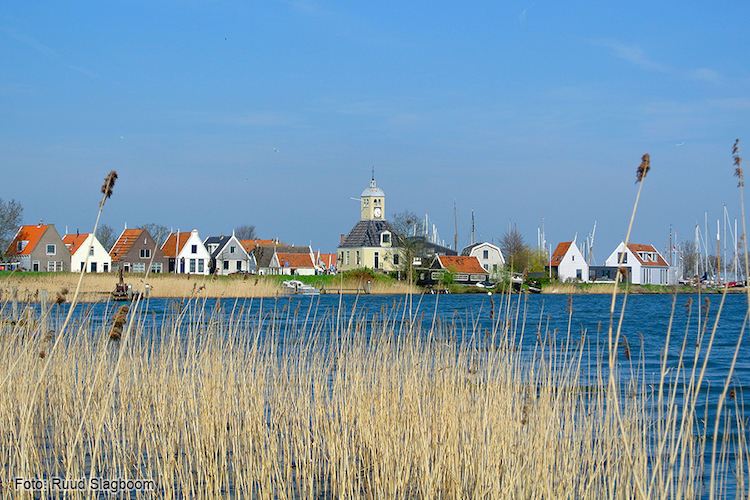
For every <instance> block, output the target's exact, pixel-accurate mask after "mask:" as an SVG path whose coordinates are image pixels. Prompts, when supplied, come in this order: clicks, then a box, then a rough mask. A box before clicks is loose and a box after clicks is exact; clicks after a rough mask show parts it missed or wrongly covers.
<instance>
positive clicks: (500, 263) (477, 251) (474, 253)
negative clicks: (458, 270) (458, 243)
mask: <svg viewBox="0 0 750 500" xmlns="http://www.w3.org/2000/svg"><path fill="white" fill-rule="evenodd" d="M461 255H463V256H465V257H467V256H468V257H476V258H477V260H478V261H479V265H481V266H482V268H484V270H485V271H487V272H488V273H489V275H490V278H491V279H498V278H499V276H500V273H501V272H502V270H503V268H504V267H505V257H503V252H502V251H501V250H500V248H499V247H497V246H495V245H493V244H492V243H488V242H486V241H485V242H482V243H475V244H473V245H470V246H468V247H466V248H464V249H463V250H462V251H461Z"/></svg>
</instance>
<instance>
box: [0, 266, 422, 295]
mask: <svg viewBox="0 0 750 500" xmlns="http://www.w3.org/2000/svg"><path fill="white" fill-rule="evenodd" d="M78 278H79V275H78V274H77V273H32V272H27V273H18V272H16V273H0V293H1V294H2V295H1V297H2V298H5V299H10V298H11V297H12V291H13V288H14V287H15V288H16V290H17V293H18V297H19V300H23V301H25V300H30V301H37V300H39V296H40V293H41V290H47V293H48V297H49V298H50V299H52V300H54V299H55V297H56V296H57V294H58V293H61V296H62V298H63V300H70V299H71V298H72V293H73V291H74V290H75V288H76V285H77V284H78ZM291 278H294V279H300V280H302V281H304V282H306V283H309V284H312V285H314V286H316V287H317V288H321V287H324V288H325V289H326V290H328V291H336V292H338V291H339V290H341V291H342V293H364V291H365V290H367V291H369V293H373V294H385V293H395V294H399V293H408V292H409V291H410V290H411V291H415V290H416V288H415V287H412V288H411V289H410V288H409V286H408V285H407V284H406V283H403V282H399V281H396V280H393V279H391V278H388V277H386V276H382V275H370V274H368V273H350V274H343V275H336V276H334V275H330V276H256V275H234V276H199V275H175V274H151V275H149V276H148V278H147V279H146V280H144V276H143V275H140V274H125V275H124V280H125V282H126V283H129V284H131V285H132V287H133V289H134V290H137V291H143V290H144V289H145V285H146V282H147V283H148V285H149V295H150V296H151V297H154V298H186V297H192V296H199V297H209V298H224V297H240V298H259V297H275V296H277V295H280V294H284V293H286V292H287V291H286V290H285V289H284V288H283V287H282V286H281V283H282V282H283V281H284V280H287V279H291ZM117 281H118V276H117V275H116V274H114V273H99V274H87V275H85V276H84V278H83V283H82V286H81V292H80V293H81V295H80V300H81V301H84V302H98V301H101V300H106V299H107V298H108V296H109V293H110V292H111V291H112V290H113V289H114V287H115V284H116V283H117ZM368 282H369V284H368ZM65 290H67V291H68V293H67V294H65V293H62V292H64V291H65Z"/></svg>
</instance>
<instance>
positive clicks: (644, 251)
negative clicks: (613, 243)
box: [605, 242, 670, 285]
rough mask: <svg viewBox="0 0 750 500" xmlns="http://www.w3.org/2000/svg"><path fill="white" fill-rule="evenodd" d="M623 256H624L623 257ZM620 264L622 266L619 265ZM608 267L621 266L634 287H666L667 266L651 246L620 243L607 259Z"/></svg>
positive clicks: (667, 282) (667, 278)
mask: <svg viewBox="0 0 750 500" xmlns="http://www.w3.org/2000/svg"><path fill="white" fill-rule="evenodd" d="M623 254H624V255H623ZM620 262H622V264H620ZM605 265H606V266H608V267H618V266H620V265H621V266H622V267H624V268H626V269H627V271H628V281H629V282H630V283H633V284H634V285H668V284H670V282H669V264H667V261H665V260H664V257H662V256H661V254H660V253H659V252H658V251H657V250H656V248H654V246H653V245H642V244H637V243H628V245H627V246H625V243H624V242H621V243H620V244H619V245H617V248H615V251H614V252H612V254H611V255H610V256H609V257H608V258H607V260H606V261H605Z"/></svg>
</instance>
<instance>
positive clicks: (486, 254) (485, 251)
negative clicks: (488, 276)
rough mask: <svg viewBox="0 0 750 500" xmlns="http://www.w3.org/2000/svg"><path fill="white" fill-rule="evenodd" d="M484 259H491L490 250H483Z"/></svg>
mask: <svg viewBox="0 0 750 500" xmlns="http://www.w3.org/2000/svg"><path fill="white" fill-rule="evenodd" d="M482 258H483V259H489V258H490V251H489V250H482Z"/></svg>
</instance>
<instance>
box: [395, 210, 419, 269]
mask: <svg viewBox="0 0 750 500" xmlns="http://www.w3.org/2000/svg"><path fill="white" fill-rule="evenodd" d="M391 227H392V228H393V232H394V233H396V241H397V242H398V243H397V245H398V246H399V247H401V248H402V249H403V254H402V257H403V259H402V260H403V262H402V263H401V268H402V269H403V270H404V272H405V274H406V276H407V279H408V277H411V278H413V277H414V276H413V274H414V258H415V257H424V238H423V236H422V235H423V233H424V222H423V221H422V219H421V218H419V217H417V214H415V213H414V212H410V211H408V210H404V211H403V212H399V213H397V214H394V215H393V217H392V218H391ZM424 264H426V263H424Z"/></svg>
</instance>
